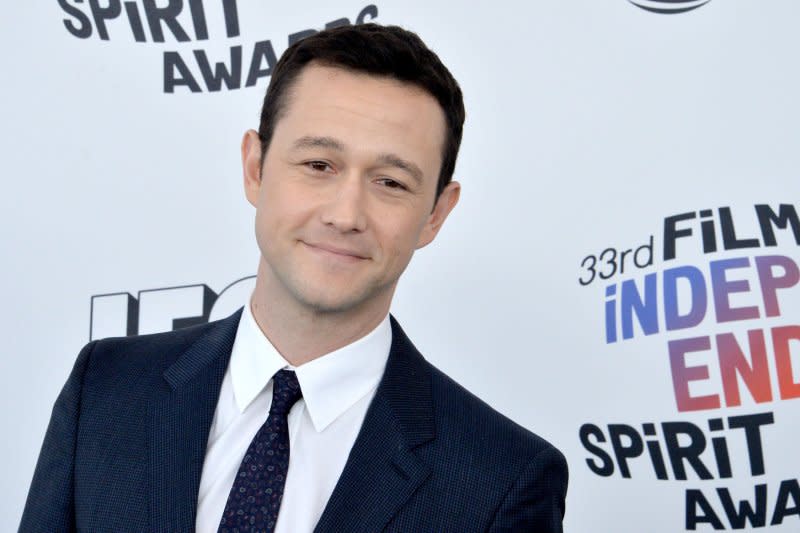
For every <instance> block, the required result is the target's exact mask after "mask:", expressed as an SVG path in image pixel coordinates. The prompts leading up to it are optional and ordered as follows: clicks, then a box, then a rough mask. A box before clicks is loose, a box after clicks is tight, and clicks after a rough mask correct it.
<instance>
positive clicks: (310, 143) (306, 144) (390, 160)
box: [292, 135, 423, 185]
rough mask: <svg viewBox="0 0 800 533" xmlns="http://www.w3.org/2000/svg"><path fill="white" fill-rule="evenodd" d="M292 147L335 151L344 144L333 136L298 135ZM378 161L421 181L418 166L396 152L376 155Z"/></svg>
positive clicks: (420, 182)
mask: <svg viewBox="0 0 800 533" xmlns="http://www.w3.org/2000/svg"><path fill="white" fill-rule="evenodd" d="M292 148H293V149H295V150H298V149H303V148H330V149H331V150H336V151H337V152H344V144H342V142H341V141H339V140H337V139H334V138H333V137H315V136H313V135H305V136H303V137H300V138H299V139H297V140H296V141H294V143H292ZM378 163H379V164H381V165H385V166H389V167H394V168H397V169H400V170H402V171H403V172H405V173H407V174H408V175H409V176H411V177H412V178H413V179H414V181H416V182H417V183H418V184H420V185H421V184H422V182H423V179H422V177H423V174H422V170H421V169H420V168H419V166H417V165H416V164H414V163H412V162H411V161H408V160H407V159H403V158H402V157H400V156H398V155H396V154H392V153H384V154H380V155H379V156H378Z"/></svg>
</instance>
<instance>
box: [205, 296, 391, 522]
mask: <svg viewBox="0 0 800 533" xmlns="http://www.w3.org/2000/svg"><path fill="white" fill-rule="evenodd" d="M391 342H392V329H391V325H390V323H389V315H388V314H387V315H386V317H385V318H384V319H383V321H382V322H381V323H380V324H379V325H378V326H377V327H376V328H375V329H374V330H372V331H371V332H370V333H368V334H367V335H365V336H364V337H362V338H360V339H358V340H357V341H355V342H353V343H351V344H349V345H347V346H345V347H343V348H340V349H338V350H335V351H333V352H330V353H328V354H326V355H323V356H321V357H318V358H316V359H314V360H313V361H309V362H308V363H305V364H303V365H300V366H298V367H293V366H292V365H290V364H289V363H288V362H287V361H286V360H285V359H284V358H283V357H282V356H281V355H280V354H279V353H278V351H277V350H276V349H275V347H274V346H273V345H272V343H271V342H270V341H269V339H267V337H266V335H264V333H263V332H262V331H261V329H260V328H259V326H258V324H257V323H256V321H255V318H254V317H253V313H252V311H251V309H250V304H249V302H248V303H247V305H245V306H244V310H243V311H242V318H241V320H240V321H239V326H238V329H237V331H236V339H235V340H234V343H233V349H232V351H231V358H230V362H229V363H228V369H227V370H226V371H225V377H224V378H223V380H222V388H221V389H220V394H219V399H218V400H217V408H216V411H215V413H214V420H213V422H212V423H211V429H210V432H209V435H208V444H207V447H206V456H205V462H204V463H203V473H202V477H201V479H200V490H199V493H198V502H197V517H196V528H197V532H198V533H216V532H217V529H218V528H219V522H220V519H221V518H222V512H223V511H224V510H225V504H226V503H227V501H228V493H229V492H230V490H231V486H232V485H233V480H234V478H235V477H236V473H237V472H238V470H239V465H240V463H241V462H242V458H243V457H244V455H245V452H246V451H247V448H248V446H249V445H250V441H252V440H253V437H254V436H255V434H256V433H257V432H258V430H259V428H260V427H261V425H262V424H263V423H264V421H265V420H266V419H267V416H268V415H269V407H270V404H271V403H272V376H273V375H274V374H275V373H276V372H277V371H278V370H280V369H282V368H289V369H291V370H294V371H295V372H296V374H297V380H298V381H299V382H300V389H301V390H302V391H303V397H302V398H301V399H300V400H298V401H297V403H296V404H295V405H294V406H293V407H292V409H291V411H289V416H288V423H289V450H290V452H289V470H288V472H287V474H286V484H285V486H284V489H283V500H282V502H281V508H280V512H279V514H278V522H277V524H276V525H275V533H304V532H311V531H313V529H314V527H315V526H316V525H317V522H318V521H319V518H320V516H322V511H323V510H324V509H325V505H326V504H327V503H328V499H329V498H330V496H331V493H332V492H333V488H334V486H336V482H337V481H338V480H339V476H340V474H341V473H342V470H343V469H344V464H345V462H346V461H347V456H348V454H349V453H350V449H351V448H352V447H353V443H354V442H355V440H356V435H358V431H359V429H360V428H361V423H362V422H363V421H364V415H365V414H366V412H367V407H368V406H369V404H370V402H371V401H372V398H373V396H374V395H375V390H376V389H377V386H378V382H379V381H380V379H381V376H382V375H383V371H384V368H385V367H386V360H387V359H388V357H389V348H390V346H391Z"/></svg>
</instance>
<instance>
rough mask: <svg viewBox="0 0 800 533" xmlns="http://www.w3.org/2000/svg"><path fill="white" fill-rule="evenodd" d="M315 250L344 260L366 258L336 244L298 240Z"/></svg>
mask: <svg viewBox="0 0 800 533" xmlns="http://www.w3.org/2000/svg"><path fill="white" fill-rule="evenodd" d="M300 242H302V243H303V244H305V245H306V246H308V247H309V248H311V249H312V250H314V251H315V252H318V253H321V254H325V255H327V256H329V257H335V258H336V259H340V260H345V261H360V260H362V259H368V258H367V257H364V256H363V255H361V254H360V253H358V252H355V251H352V250H347V249H345V248H339V247H336V246H331V245H329V244H323V243H313V244H312V243H308V242H305V241H300Z"/></svg>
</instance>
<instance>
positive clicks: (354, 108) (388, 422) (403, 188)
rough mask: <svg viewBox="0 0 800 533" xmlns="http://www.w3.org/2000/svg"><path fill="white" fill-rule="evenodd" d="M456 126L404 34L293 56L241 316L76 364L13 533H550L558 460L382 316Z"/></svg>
mask: <svg viewBox="0 0 800 533" xmlns="http://www.w3.org/2000/svg"><path fill="white" fill-rule="evenodd" d="M463 120H464V109H463V103H462V97H461V91H460V89H459V87H458V84H457V83H456V81H455V80H454V79H453V77H452V76H451V74H450V73H449V72H448V70H447V69H446V68H445V67H444V65H442V64H441V62H440V61H439V59H438V58H437V57H436V55H435V54H433V52H431V51H430V50H428V49H427V48H426V47H425V45H424V44H423V43H422V42H421V41H420V40H419V38H418V37H417V36H416V35H414V34H413V33H410V32H407V31H405V30H402V29H400V28H397V27H381V26H377V25H374V24H366V25H361V26H356V27H347V28H337V29H333V30H329V31H325V32H322V33H319V34H317V35H315V36H312V37H308V38H307V39H305V40H303V41H300V42H299V43H297V44H295V45H293V46H292V47H290V48H289V50H287V51H286V53H285V54H284V55H283V56H282V58H281V60H280V61H279V63H278V65H276V68H275V70H274V72H273V75H272V79H271V82H270V86H269V88H268V90H267V95H266V97H265V101H264V106H263V109H262V116H261V124H260V127H259V131H258V132H255V131H252V130H251V131H248V132H247V133H245V135H244V139H243V141H242V162H243V169H244V188H245V194H246V196H247V199H248V200H249V201H250V203H252V204H253V205H254V206H255V207H256V224H255V225H256V237H257V242H258V246H259V248H260V251H261V259H260V262H259V266H258V276H257V281H256V287H255V290H254V292H253V295H252V298H251V300H250V302H249V305H245V307H244V309H243V310H240V311H238V312H237V313H236V314H234V315H233V316H231V317H229V318H227V319H224V320H221V321H218V322H215V323H210V324H206V325H203V326H196V327H192V328H187V329H182V330H177V331H174V332H170V333H163V334H157V335H147V336H141V337H131V338H121V339H106V340H101V341H99V342H97V341H95V342H92V343H91V344H89V345H88V346H87V347H86V348H84V350H83V351H82V352H81V354H80V355H79V356H78V360H77V362H76V364H75V368H74V370H73V372H72V374H71V376H70V378H69V380H68V381H67V384H66V385H65V387H64V389H63V391H62V393H61V395H60V396H59V398H58V400H57V401H56V405H55V407H54V411H53V416H52V419H51V422H50V426H49V427H48V430H47V435H46V436H45V441H44V444H43V447H42V452H41V455H40V458H39V462H38V465H37V467H36V473H35V474H34V479H33V484H32V486H31V490H30V493H29V496H28V502H27V505H26V508H25V512H24V515H23V518H22V524H21V526H20V530H21V531H23V532H28V531H47V532H54V531H74V530H78V531H114V532H122V531H170V532H172V531H190V530H193V529H194V528H196V529H197V530H198V531H201V532H213V531H273V530H274V531H278V532H284V533H285V532H292V533H298V532H303V531H312V530H313V531H318V532H351V531H354V532H355V531H362V532H375V531H397V532H401V531H402V532H408V531H414V532H417V531H432V532H433V531H436V532H442V531H452V532H470V531H491V532H499V531H533V532H542V533H547V532H556V531H561V520H562V517H563V514H564V497H565V493H566V484H567V467H566V462H565V460H564V458H563V456H562V455H561V454H560V453H559V452H558V451H557V450H556V449H555V448H553V447H552V446H551V445H549V444H548V443H546V442H545V441H544V440H542V439H540V438H539V437H537V436H535V435H534V434H532V433H530V432H529V431H527V430H525V429H523V428H522V427H520V426H518V425H516V424H514V423H513V422H511V421H510V420H508V419H506V418H504V417H503V416H502V415H500V414H498V413H497V412H495V411H493V410H492V409H491V408H490V407H488V406H487V405H486V404H484V403H483V402H481V401H480V400H479V399H477V398H476V397H474V396H473V395H471V394H470V393H469V392H467V391H466V390H464V389H463V388H461V387H460V386H459V385H458V384H456V383H455V382H453V381H452V380H451V379H450V378H448V377H447V376H445V375H444V374H443V373H442V372H441V371H439V370H438V369H436V368H434V367H433V366H431V365H430V364H429V363H428V362H427V361H425V359H423V357H422V355H420V354H419V352H417V350H416V349H415V348H414V346H413V345H412V344H411V342H410V341H409V340H408V338H407V337H406V336H405V334H404V333H403V331H402V329H401V328H400V326H399V325H398V324H397V322H396V321H395V320H394V319H393V318H390V316H389V307H390V303H391V299H392V295H393V293H394V290H395V287H396V285H397V281H398V279H399V277H400V275H401V273H402V272H403V271H404V270H405V268H406V266H407V265H408V262H409V261H410V259H411V256H412V254H413V252H414V250H416V249H417V248H421V247H423V246H425V245H427V244H428V243H430V242H431V241H432V240H433V239H434V238H435V236H436V234H437V232H438V231H439V229H440V228H441V227H442V224H443V223H444V221H445V219H446V218H447V216H448V214H449V213H450V211H451V210H452V209H453V207H454V206H455V205H456V203H457V202H458V197H459V192H460V186H459V184H458V183H457V182H455V181H452V174H453V170H454V167H455V161H456V155H457V152H458V147H459V144H460V140H461V131H462V124H463Z"/></svg>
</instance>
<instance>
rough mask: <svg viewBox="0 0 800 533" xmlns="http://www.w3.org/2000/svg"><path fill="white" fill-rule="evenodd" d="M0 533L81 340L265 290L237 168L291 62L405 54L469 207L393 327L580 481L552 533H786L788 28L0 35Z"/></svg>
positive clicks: (794, 378) (345, 20) (578, 15)
mask: <svg viewBox="0 0 800 533" xmlns="http://www.w3.org/2000/svg"><path fill="white" fill-rule="evenodd" d="M6 15H7V16H6V17H4V20H3V31H2V32H1V33H0V43H2V46H3V49H4V50H5V53H4V54H3V65H4V69H3V71H4V83H3V87H2V96H3V98H2V116H3V124H4V127H3V128H2V131H0V136H2V154H3V158H2V161H3V167H4V172H3V194H2V200H0V201H1V202H2V211H0V217H2V229H0V232H2V236H3V238H2V242H3V249H4V254H3V262H2V266H0V269H2V279H3V295H4V296H5V304H4V305H3V306H2V311H1V312H2V320H1V321H0V323H2V328H3V332H2V333H3V344H4V347H5V349H4V350H3V352H2V361H1V362H0V364H1V365H2V367H0V369H1V370H2V372H0V380H2V387H0V394H2V401H3V410H2V420H1V421H0V423H2V426H3V427H4V428H5V438H4V439H2V441H1V442H2V443H1V444H0V456H1V457H2V458H3V459H2V461H3V463H2V464H3V468H2V470H3V472H4V476H3V478H2V480H0V493H2V499H0V514H2V515H3V516H5V517H8V520H6V521H5V522H6V525H4V526H0V529H2V530H3V531H13V530H15V528H16V524H17V523H18V519H19V516H20V515H21V512H22V507H23V504H24V500H25V497H26V494H27V488H28V485H29V483H30V480H31V476H32V473H33V468H34V465H35V461H36V457H37V455H38V451H39V446H40V445H41V441H42V438H43V435H44V430H45V428H46V425H47V422H48V419H49V415H50V409H51V408H52V404H53V401H54V400H55V397H56V395H57V394H58V391H59V390H60V388H61V386H62V384H63V382H64V381H65V379H66V377H67V375H68V373H69V369H70V368H71V366H72V364H73V362H74V358H75V356H76V355H77V353H78V350H79V349H80V348H81V347H82V346H83V345H84V344H85V343H86V342H88V341H89V340H90V339H95V338H100V337H105V336H112V335H134V334H142V333H152V332H157V331H165V330H170V329H174V328H178V327H182V326H187V325H191V324H196V323H202V322H205V321H208V320H214V319H217V318H222V317H225V316H227V315H229V314H230V313H232V312H233V311H235V310H236V309H237V308H238V307H240V306H241V305H243V304H244V302H245V301H246V298H247V296H248V294H249V292H250V291H251V290H252V288H253V284H254V274H255V270H256V266H257V261H258V252H257V247H256V243H255V239H254V238H253V237H254V232H253V218H254V211H253V209H252V208H251V206H250V205H249V204H248V203H247V202H246V200H245V198H244V193H243V189H242V178H241V167H240V160H239V143H240V140H241V136H242V134H243V132H244V131H245V130H246V129H247V128H253V127H256V126H257V123H258V117H259V112H260V103H261V99H262V98H263V93H264V90H265V89H266V86H267V84H268V82H269V77H270V74H271V71H272V68H273V66H274V65H275V63H276V60H277V58H278V57H280V54H281V53H282V52H283V51H284V50H285V49H286V47H287V46H288V45H289V44H290V43H292V42H294V41H296V40H298V39H302V38H303V37H305V36H307V35H309V34H311V33H313V32H315V31H318V30H320V29H322V28H325V27H332V26H338V25H343V24H359V23H362V22H369V21H374V22H378V23H382V24H399V25H402V26H404V27H407V28H409V29H411V30H414V31H416V32H417V33H419V34H420V36H421V37H422V38H423V39H424V40H425V41H426V42H427V43H428V44H429V45H430V46H431V48H433V49H434V50H435V51H436V52H437V53H438V54H439V55H440V57H441V58H442V59H443V61H444V63H445V64H446V65H448V67H449V68H450V69H451V71H452V72H453V74H454V75H455V77H456V78H457V79H458V80H459V82H460V84H461V86H462V88H463V90H464V94H465V100H466V107H467V122H466V126H465V133H464V141H463V145H462V150H461V155H460V158H459V161H458V166H457V169H456V176H455V179H457V180H458V181H460V182H461V184H462V187H463V192H462V198H461V202H460V204H459V205H458V206H457V208H456V210H455V211H454V213H453V215H452V216H451V218H450V219H449V220H448V221H447V224H446V225H445V227H444V229H443V231H442V232H441V234H440V235H439V237H438V238H437V240H436V242H434V243H433V244H432V245H430V246H429V247H426V248H424V249H422V250H420V251H419V252H418V253H417V254H416V256H415V258H414V259H413V260H412V263H411V266H410V268H409V270H408V271H407V272H406V274H405V276H404V278H403V279H402V280H401V282H400V285H399V288H398V292H397V295H396V298H395V302H394V304H393V313H394V314H395V316H397V318H398V319H399V320H400V322H401V323H402V324H403V325H404V328H405V330H406V331H407V332H408V333H409V335H410V337H411V338H412V339H413V340H414V342H415V344H416V345H417V347H418V348H419V349H420V350H421V351H422V352H423V354H425V356H426V357H427V358H428V359H429V360H430V361H432V362H433V363H434V364H435V365H436V366H438V367H439V368H441V369H442V370H444V371H445V372H447V373H448V374H450V375H451V376H452V377H454V378H455V379H456V380H457V381H459V382H460V383H462V384H463V385H465V386H466V387H467V388H468V389H470V390H471V391H473V392H475V393H476V394H477V395H478V396H480V397H481V398H483V399H485V400H486V401H487V402H488V403H490V404H491V405H492V406H494V407H495V408H496V409H498V410H499V411H500V412H502V413H504V414H506V415H507V416H509V417H510V418H512V419H513V420H515V421H517V422H518V423H520V424H522V425H523V426H525V427H527V428H529V429H530V430H532V431H534V432H536V433H538V434H540V435H542V436H543V437H545V438H547V439H548V440H550V441H551V442H553V443H554V444H555V445H556V446H558V447H559V448H560V449H561V450H562V451H563V452H564V453H565V455H566V456H567V459H568V462H569V466H570V487H569V494H568V499H567V515H566V521H565V528H566V530H567V531H570V532H578V533H580V532H613V533H641V532H648V533H674V532H679V531H718V530H720V531H727V530H731V531H732V530H746V531H750V530H753V531H756V530H757V531H761V530H764V531H776V532H778V531H780V532H790V531H791V532H796V531H800V483H799V482H798V478H799V477H800V476H798V472H800V454H798V453H797V446H796V443H797V440H798V437H800V429H798V428H799V427H800V426H798V420H800V417H798V415H800V172H799V171H798V169H800V99H799V98H798V95H799V94H800V74H798V69H797V51H798V50H800V32H798V30H797V21H798V20H800V4H798V3H797V2H795V1H793V0H772V1H771V2H763V1H758V0H605V1H602V2H598V1H596V0H572V1H555V0H548V1H545V0H540V1H532V2H522V1H519V2H512V1H508V2H504V1H500V2H481V3H478V2H475V3H473V4H470V3H467V4H458V5H456V4H454V3H452V2H445V1H436V0H426V1H409V0H404V1H402V2H401V1H397V0H379V1H375V2H373V3H370V2H369V1H356V0H344V1H322V0H314V1H295V2H280V1H256V0H238V1H237V0H184V1H181V0H126V1H123V0H86V1H84V0H57V1H49V2H17V3H14V4H13V6H11V5H9V6H7V7H6Z"/></svg>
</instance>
